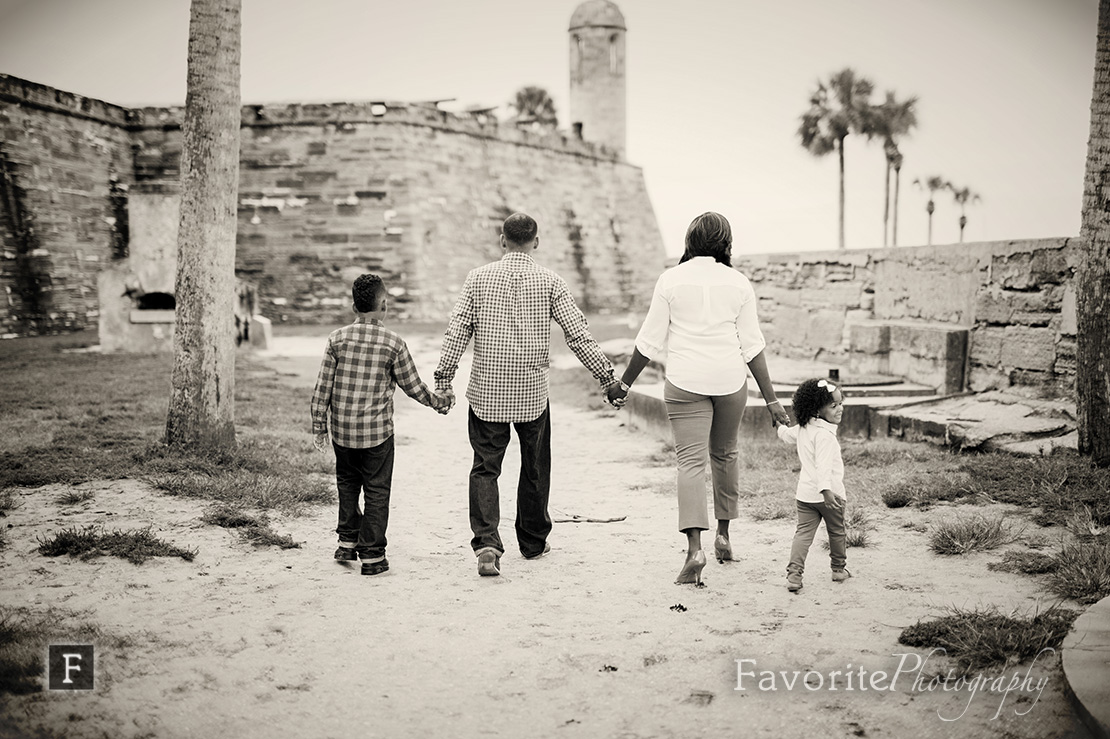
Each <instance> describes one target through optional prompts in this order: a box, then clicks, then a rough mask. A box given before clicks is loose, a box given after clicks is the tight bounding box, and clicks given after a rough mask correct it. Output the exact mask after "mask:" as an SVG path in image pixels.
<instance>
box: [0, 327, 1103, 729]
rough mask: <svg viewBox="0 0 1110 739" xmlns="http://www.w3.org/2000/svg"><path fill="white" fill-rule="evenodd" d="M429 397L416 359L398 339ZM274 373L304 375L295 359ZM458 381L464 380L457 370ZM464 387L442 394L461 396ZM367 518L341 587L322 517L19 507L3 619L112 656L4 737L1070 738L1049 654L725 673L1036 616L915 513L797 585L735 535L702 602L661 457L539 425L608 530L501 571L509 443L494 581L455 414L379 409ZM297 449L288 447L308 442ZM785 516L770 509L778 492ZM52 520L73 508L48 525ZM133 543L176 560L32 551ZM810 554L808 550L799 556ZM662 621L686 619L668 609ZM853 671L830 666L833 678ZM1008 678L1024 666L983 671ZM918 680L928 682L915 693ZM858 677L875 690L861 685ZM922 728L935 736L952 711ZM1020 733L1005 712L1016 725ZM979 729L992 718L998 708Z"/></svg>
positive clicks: (652, 450)
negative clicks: (209, 517) (247, 533)
mask: <svg viewBox="0 0 1110 739" xmlns="http://www.w3.org/2000/svg"><path fill="white" fill-rule="evenodd" d="M412 344H413V348H414V352H415V354H416V356H417V363H418V365H419V367H420V369H421V373H422V375H423V376H424V377H425V379H429V378H430V377H431V373H432V369H433V368H434V364H435V359H436V356H435V350H436V347H435V346H433V345H431V344H429V343H427V342H419V341H413V342H412ZM287 348H289V350H290V352H291V353H292V354H294V355H295V354H304V355H306V356H289V357H280V356H276V357H273V358H272V359H271V360H270V361H272V362H273V364H274V366H276V367H278V368H279V369H281V371H283V372H286V373H289V374H290V377H289V379H290V381H291V382H311V379H310V378H311V377H312V376H313V374H314V372H315V369H316V363H317V356H318V354H317V352H316V351H315V350H311V351H307V352H300V351H298V350H295V349H294V348H293V344H292V343H290V344H287ZM460 376H461V377H465V374H464V373H460ZM460 389H461V387H460ZM396 421H397V429H398V449H397V459H396V472H395V477H394V492H393V507H392V513H391V520H390V526H389V541H390V543H389V559H390V563H391V570H390V572H389V573H387V574H385V575H382V576H378V577H373V578H370V577H362V576H361V575H359V573H358V570H357V568H348V567H345V566H343V565H340V564H338V563H335V562H333V561H332V560H331V554H332V550H333V549H334V533H333V531H334V526H335V512H334V511H333V510H331V509H327V508H322V509H317V510H315V511H314V512H313V513H311V514H310V515H308V516H305V517H301V518H296V519H278V520H277V521H276V523H275V528H276V529H277V530H278V531H280V532H288V533H290V534H292V536H293V538H294V539H295V540H297V541H300V542H304V544H303V547H302V548H301V549H294V550H288V551H277V550H276V549H266V550H263V551H255V550H253V549H252V548H251V547H249V546H247V545H244V544H240V543H239V542H238V540H237V537H236V535H235V534H234V533H233V532H228V531H225V530H223V529H219V528H214V527H208V526H203V525H201V524H199V523H198V521H197V518H198V516H199V515H200V512H201V511H202V510H203V509H204V504H202V503H199V502H193V501H183V500H179V499H172V498H166V497H163V496H161V495H159V494H157V493H154V492H151V491H149V490H147V489H145V488H144V487H143V486H142V485H141V484H139V483H137V482H134V481H115V482H106V483H94V484H90V485H87V486H82V487H89V488H91V489H93V490H94V491H95V492H96V495H95V498H94V499H93V500H91V501H89V502H88V503H86V504H83V505H82V506H77V507H73V508H70V509H64V508H62V507H60V506H58V505H57V504H55V503H54V502H53V501H54V499H55V498H56V497H57V495H58V494H59V492H60V489H59V488H41V489H37V490H24V491H21V496H20V499H21V501H22V502H23V505H22V506H21V507H20V508H19V509H17V510H16V511H14V512H12V514H11V515H9V517H8V518H7V523H9V524H11V525H12V528H11V529H9V532H8V535H9V540H10V542H11V543H10V545H9V547H8V548H7V549H6V550H4V551H3V552H0V573H2V574H0V600H2V601H3V602H4V603H7V604H34V605H36V606H38V607H47V606H56V607H61V608H65V609H70V610H73V611H77V612H80V613H84V614H86V615H87V616H88V617H90V618H91V619H92V620H94V621H95V622H96V623H98V624H99V625H100V626H102V627H103V628H104V630H105V631H106V632H108V633H111V634H115V635H121V636H127V637H131V638H132V639H133V646H130V647H127V648H124V649H110V648H107V647H101V649H100V650H99V651H98V654H97V656H98V659H99V664H98V668H99V672H98V683H97V688H96V690H94V691H92V692H90V693H80V694H75V693H55V692H44V693H41V694H38V695H36V696H30V697H21V698H7V699H4V702H3V703H2V704H0V709H2V711H3V712H2V713H0V726H2V725H4V724H6V728H5V729H3V730H0V735H11V736H20V735H23V734H24V733H25V732H28V731H30V730H33V729H34V728H35V727H44V728H53V729H55V730H62V731H64V733H65V735H66V736H78V737H79V736H112V737H130V736H157V737H224V736H226V737H267V738H269V737H274V736H297V737H345V736H353V735H357V736H362V737H400V736H426V737H441V736H443V737H447V736H451V737H477V736H497V737H518V736H551V737H671V736H673V737H693V736H715V737H732V736H776V737H781V736H788V737H793V736H799V737H802V736H805V737H809V736H816V735H825V736H873V737H875V736H887V737H906V736H938V737H941V736H967V737H977V736H983V737H986V736H997V735H1001V734H1005V735H1008V736H1013V737H1049V736H1053V737H1055V736H1071V735H1075V736H1083V735H1084V734H1083V733H1082V730H1081V729H1079V728H1078V724H1077V722H1076V721H1075V719H1074V718H1073V717H1072V713H1071V711H1070V708H1069V707H1068V705H1067V702H1066V700H1065V699H1064V697H1063V694H1062V688H1063V683H1062V676H1061V673H1060V671H1059V669H1058V667H1057V663H1058V660H1056V659H1054V658H1050V659H1048V660H1047V661H1044V660H1042V662H1041V663H1039V664H1038V665H1037V666H1035V667H1034V668H1033V669H1032V672H1031V675H1032V677H1033V678H1034V680H1035V679H1036V678H1038V677H1043V678H1045V679H1046V680H1047V683H1046V684H1045V687H1044V690H1043V693H1041V694H1040V696H1039V699H1038V700H1037V702H1036V704H1035V705H1034V704H1033V700H1032V699H1033V698H1036V697H1037V695H1036V693H1032V694H1028V695H1027V696H1026V697H1024V698H1021V699H1020V701H1021V702H1019V698H1018V693H1013V694H1011V695H1010V696H1009V697H1008V698H1007V700H1006V702H1005V703H1004V704H1003V705H1002V709H1001V711H999V705H1000V700H1001V696H998V695H993V694H982V693H981V694H979V695H977V696H975V697H974V698H971V699H970V700H969V696H968V693H967V691H966V690H964V691H962V692H947V693H945V692H943V691H940V690H935V691H931V692H930V691H927V690H913V689H912V687H911V683H912V681H913V678H914V677H915V675H908V676H905V675H904V676H902V678H901V682H900V683H899V684H898V685H897V689H896V690H894V691H890V690H886V691H877V690H868V691H866V692H861V691H860V690H859V689H858V681H857V683H856V686H855V689H854V690H851V691H849V690H846V689H845V688H846V686H845V684H844V682H843V679H844V678H841V680H842V682H841V683H840V684H839V685H838V688H839V689H838V690H837V691H830V690H828V689H827V688H828V685H827V683H826V686H825V687H824V688H823V689H821V690H814V691H808V690H805V689H803V688H802V687H801V685H800V684H798V683H795V685H794V690H792V691H787V690H786V688H785V686H784V685H783V684H782V683H781V682H778V683H777V684H776V687H777V690H776V691H770V690H759V689H758V681H757V679H755V678H746V681H745V682H744V687H745V688H746V689H745V690H743V691H738V690H736V689H735V688H736V687H737V664H736V660H739V659H746V660H756V663H755V664H754V666H753V664H752V663H750V662H749V663H745V669H747V670H754V671H756V672H758V671H760V670H774V671H779V670H785V671H788V672H792V671H794V670H801V671H805V670H809V669H813V670H816V671H819V672H821V673H823V674H824V675H825V676H826V679H829V678H828V676H829V673H830V672H831V671H833V670H842V671H845V672H847V671H848V670H849V669H851V670H858V668H859V667H860V666H861V665H862V666H864V667H865V669H866V670H867V671H868V672H869V673H870V672H873V671H876V670H886V671H890V672H892V671H893V669H894V667H895V665H896V664H897V662H898V658H896V657H894V656H893V655H894V654H896V653H902V652H907V651H910V650H908V649H907V648H904V647H900V646H899V645H898V644H897V643H896V639H897V636H898V633H899V631H900V629H901V628H902V627H904V626H906V625H908V624H911V623H914V622H915V621H917V620H918V619H919V618H925V617H929V616H934V615H939V614H940V611H941V609H942V608H943V607H945V606H947V605H951V604H954V605H959V606H962V607H968V608H970V607H975V606H978V605H996V606H1000V607H1002V608H1004V609H1010V608H1017V609H1019V610H1021V611H1023V612H1024V611H1028V610H1030V609H1031V608H1034V607H1036V606H1038V605H1040V606H1041V607H1045V606H1046V605H1047V604H1048V603H1050V602H1051V599H1050V598H1049V597H1048V596H1047V595H1046V594H1045V593H1044V592H1043V591H1042V590H1040V589H1039V588H1038V587H1037V585H1036V583H1035V582H1034V581H1032V580H1030V579H1029V578H1026V577H1020V576H1017V575H1009V574H1005V573H995V572H990V571H988V570H987V569H986V563H987V562H988V561H993V560H994V559H996V558H997V554H984V555H974V556H970V557H965V558H940V557H936V556H934V555H932V554H931V553H929V552H928V547H927V543H926V539H925V535H924V534H922V533H920V532H919V531H914V530H910V529H907V528H904V527H903V524H905V523H907V522H911V523H914V522H921V521H924V520H925V519H924V518H922V515H923V514H921V513H920V512H917V511H907V510H899V511H885V510H884V511H875V512H874V513H873V518H875V519H876V523H877V524H878V530H877V531H876V532H875V536H874V538H875V540H876V544H875V546H873V547H869V548H867V549H852V550H849V558H850V563H849V567H850V568H851V569H852V570H853V572H854V573H855V575H856V576H855V577H854V578H853V579H852V580H851V581H849V582H848V583H846V584H843V585H837V584H834V583H832V582H830V581H829V580H828V575H827V572H828V571H827V569H826V564H825V563H826V560H825V559H824V558H825V557H826V556H827V555H826V554H825V552H824V550H822V549H820V548H819V547H818V546H817V545H815V546H814V549H813V551H812V553H811V555H810V568H809V572H808V573H807V578H806V587H805V589H804V590H803V591H802V593H801V594H799V595H792V594H790V593H788V592H787V591H786V589H785V587H784V586H783V584H784V583H783V572H784V569H785V563H786V557H787V553H788V549H789V541H790V537H791V535H792V533H793V521H790V520H779V521H767V522H755V521H754V520H752V519H751V518H750V517H748V516H742V518H741V519H740V521H738V522H737V523H736V524H735V526H734V535H733V541H734V543H735V546H736V549H737V554H738V557H739V560H740V561H739V562H736V563H730V564H726V565H719V564H718V563H716V562H715V561H711V562H710V564H709V566H708V567H707V568H706V571H705V580H706V583H707V587H705V588H702V589H695V588H692V587H690V586H676V585H674V584H673V579H674V576H675V574H676V572H677V570H678V567H679V566H680V564H681V561H682V556H683V555H682V551H683V549H684V546H685V544H684V540H683V539H682V537H681V535H680V534H679V533H678V532H677V531H675V530H674V526H675V524H676V511H675V505H674V501H673V499H672V495H671V493H670V485H669V483H670V481H671V480H672V478H673V471H672V470H671V469H670V468H666V467H662V468H661V467H658V466H654V465H653V463H652V462H651V457H652V456H653V455H655V454H656V453H657V452H658V451H659V449H660V447H661V444H660V443H659V442H657V441H656V440H654V439H652V438H649V437H646V436H642V435H638V434H634V433H631V432H629V431H627V430H626V429H625V428H623V426H622V420H621V418H620V416H619V415H618V414H616V413H615V412H602V413H597V412H589V411H582V410H578V409H575V408H570V407H567V406H564V405H559V404H556V405H554V406H553V437H554V467H555V473H554V481H553V488H552V490H553V492H552V507H553V514H554V515H555V516H556V517H559V515H560V514H568V515H569V514H579V515H584V516H591V517H597V518H610V517H618V516H625V517H626V519H625V520H624V521H621V522H618V523H605V524H601V523H581V524H576V523H557V524H556V525H555V530H554V532H553V534H552V536H551V544H552V547H553V551H552V553H551V554H550V555H549V556H547V557H544V558H543V559H540V560H536V561H530V562H529V561H525V560H523V559H522V558H521V557H520V555H519V552H517V551H516V549H515V546H514V544H515V542H514V541H513V531H512V521H511V512H512V511H513V509H514V501H515V490H514V488H515V485H514V483H515V478H516V470H517V466H516V460H515V459H514V458H515V457H516V455H517V453H518V452H517V449H518V448H517V446H516V441H515V438H514V441H513V443H512V446H511V447H510V450H509V454H508V456H507V458H506V469H505V472H504V474H503V477H502V481H503V483H505V482H506V481H507V482H508V483H509V484H507V485H506V484H503V485H502V511H503V512H504V513H506V515H508V516H510V518H506V519H505V520H503V521H502V527H501V533H502V537H503V538H504V539H505V542H506V546H508V547H509V551H508V552H507V553H506V556H505V557H504V558H503V560H502V572H503V575H502V577H500V578H479V577H478V576H477V573H476V569H475V560H474V557H473V554H472V553H471V551H470V547H469V538H470V531H469V527H468V524H467V504H466V476H467V470H468V467H469V461H470V448H469V444H468V442H467V437H466V414H465V406H462V405H460V407H458V408H456V410H455V411H454V412H453V413H452V414H451V415H450V416H448V417H446V418H444V417H440V416H438V415H436V414H435V413H433V412H431V411H430V410H428V409H425V408H423V407H421V406H418V405H416V404H415V403H413V402H411V401H410V400H408V399H407V398H404V397H403V395H401V394H399V395H398V400H397V418H396ZM305 443H306V444H309V443H310V438H309V436H308V435H307V434H306V436H305ZM783 495H784V496H785V497H786V499H789V498H790V491H783ZM66 513H69V515H65V514H66ZM87 523H103V524H105V525H107V526H109V527H120V528H131V527H133V526H134V527H137V526H146V525H153V526H154V530H155V532H156V533H157V534H158V535H159V536H161V537H162V538H165V539H168V540H170V541H173V542H174V543H177V544H179V545H183V546H194V547H199V548H200V554H199V555H198V556H197V558H196V559H195V560H194V561H193V562H191V563H187V562H184V561H181V560H177V559H172V560H170V559H167V560H155V561H150V562H148V563H146V564H144V565H142V566H134V565H131V564H129V563H127V562H124V561H122V560H115V559H99V560H95V561H93V562H81V561H76V560H70V559H68V558H63V559H48V558H44V557H42V556H40V555H39V554H38V553H37V552H36V551H35V547H36V546H37V541H36V537H38V536H43V535H45V534H48V533H50V532H52V531H56V530H58V529H60V528H63V527H67V526H70V525H84V524H87ZM822 536H824V532H823V530H822V531H820V532H818V540H820V537H822ZM679 604H681V606H683V607H684V609H685V610H682V609H679V608H674V606H677V605H679ZM849 665H851V667H850V668H849ZM1015 673H1016V674H1018V675H1019V676H1024V675H1025V668H1024V667H1022V668H1020V669H1016V670H1015V668H1010V669H1009V670H995V671H994V672H992V673H989V674H988V675H987V676H988V677H991V678H996V677H999V676H1005V677H1006V679H1007V680H1009V679H1011V677H1010V676H1012V675H1013V674H1015ZM928 677H929V676H926V680H927V679H928ZM880 684H881V683H880ZM967 704H969V705H968V708H967V711H966V713H964V715H963V716H962V718H959V719H958V720H957V721H953V722H946V721H942V720H941V719H940V718H939V717H938V710H939V711H940V713H942V714H944V715H945V716H949V717H952V716H959V715H960V714H961V711H963V709H964V707H965V705H967ZM1030 708H1031V710H1029V711H1028V713H1027V714H1026V715H1024V716H1019V715H1016V714H1015V709H1016V710H1019V711H1026V710H1027V709H1030ZM996 712H997V713H998V714H999V715H998V717H997V718H995V719H992V717H993V716H994V715H995V714H996Z"/></svg>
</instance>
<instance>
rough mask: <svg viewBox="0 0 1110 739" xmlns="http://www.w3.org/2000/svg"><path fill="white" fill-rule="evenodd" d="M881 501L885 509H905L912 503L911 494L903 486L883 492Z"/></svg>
mask: <svg viewBox="0 0 1110 739" xmlns="http://www.w3.org/2000/svg"><path fill="white" fill-rule="evenodd" d="M882 499H883V505H885V506H886V507H887V508H905V507H906V506H908V505H909V504H910V503H912V502H913V493H911V492H910V491H909V490H907V489H906V488H905V487H904V486H903V487H897V488H891V489H890V490H884V491H883V493H882Z"/></svg>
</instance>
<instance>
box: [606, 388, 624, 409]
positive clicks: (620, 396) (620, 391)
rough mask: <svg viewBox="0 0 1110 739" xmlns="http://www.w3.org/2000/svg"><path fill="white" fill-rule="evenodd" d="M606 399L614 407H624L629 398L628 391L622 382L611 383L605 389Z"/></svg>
mask: <svg viewBox="0 0 1110 739" xmlns="http://www.w3.org/2000/svg"><path fill="white" fill-rule="evenodd" d="M605 400H606V401H607V402H608V403H609V405H611V406H613V407H614V408H623V407H624V404H625V403H626V402H627V400H628V391H627V390H625V389H624V387H623V386H622V385H621V384H620V383H617V384H616V385H611V386H610V387H609V389H608V390H606V391H605Z"/></svg>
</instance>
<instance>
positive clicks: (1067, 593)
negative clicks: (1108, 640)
mask: <svg viewBox="0 0 1110 739" xmlns="http://www.w3.org/2000/svg"><path fill="white" fill-rule="evenodd" d="M1055 559H1056V567H1055V569H1053V570H1052V572H1051V573H1050V574H1049V578H1048V586H1049V587H1050V588H1051V589H1052V590H1053V592H1055V593H1056V594H1057V595H1060V596H1062V597H1064V598H1071V599H1073V600H1077V601H1079V602H1080V603H1095V602H1097V601H1099V600H1102V599H1103V598H1105V597H1106V596H1108V595H1110V542H1106V541H1099V542H1096V543H1080V542H1072V543H1066V544H1064V546H1063V548H1062V549H1061V550H1060V552H1059V554H1057V555H1056V557H1055Z"/></svg>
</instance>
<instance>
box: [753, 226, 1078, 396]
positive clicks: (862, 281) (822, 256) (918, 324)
mask: <svg viewBox="0 0 1110 739" xmlns="http://www.w3.org/2000/svg"><path fill="white" fill-rule="evenodd" d="M1080 244H1081V242H1080V241H1079V239H1078V238H1070V239H1067V238H1059V239H1034V240H1025V241H1006V242H982V243H968V244H951V245H946V246H919V247H909V248H906V247H898V248H890V249H873V250H850V251H821V252H807V253H799V254H764V255H736V254H734V255H733V263H734V264H735V265H736V267H737V268H738V269H739V270H740V271H741V272H743V273H744V274H746V275H747V276H748V277H749V278H750V279H751V281H752V283H753V285H754V287H755V290H756V294H757V295H758V296H759V312H760V322H761V325H762V326H763V330H764V334H765V336H766V338H767V340H768V345H769V346H770V347H771V351H772V352H773V353H776V354H781V355H784V356H791V357H796V358H804V359H812V360H817V361H818V362H821V363H825V364H828V366H829V367H837V366H842V367H851V366H853V365H856V366H865V365H866V362H862V361H861V360H866V359H868V357H869V355H870V356H873V355H874V354H875V353H876V352H877V351H878V347H876V346H874V345H873V344H874V334H871V335H869V334H868V333H867V332H866V331H861V330H860V329H862V328H874V327H876V326H881V325H887V326H890V327H892V328H894V329H906V331H903V332H902V336H904V337H910V338H909V339H904V340H903V344H904V345H903V346H902V347H894V346H892V347H889V348H893V349H899V348H900V349H902V350H903V351H905V352H906V353H907V354H908V355H910V356H908V357H907V360H908V361H909V362H910V363H911V364H912V363H913V362H915V361H917V362H918V363H919V364H920V363H921V362H932V363H934V364H935V363H937V362H939V363H941V364H943V362H944V361H945V359H946V356H955V355H957V354H958V360H959V362H960V363H961V364H962V365H963V366H962V367H959V368H957V370H958V374H959V376H960V377H961V378H962V388H948V390H949V391H951V390H953V389H965V390H972V391H981V390H991V389H1004V390H1008V391H1011V392H1015V393H1017V394H1024V395H1027V396H1030V397H1070V396H1072V395H1073V394H1074V387H1075V341H1076V339H1075V335H1076V323H1075V288H1074V282H1073V280H1074V275H1075V265H1076V250H1077V249H1079V248H1080ZM915 329H916V330H915ZM957 332H959V333H966V340H965V345H964V346H961V347H958V352H952V347H951V344H950V343H948V344H947V345H946V339H951V338H952V337H953V336H954V335H955V334H956V333H957ZM889 341H890V344H891V345H894V344H895V343H896V342H897V341H898V339H897V338H896V335H895V334H890V338H889ZM915 342H916V343H915ZM869 344H870V345H869ZM848 371H849V372H850V370H848ZM898 374H906V373H905V372H899V373H898ZM911 374H912V373H911ZM922 381H923V380H922ZM930 384H937V385H938V386H939V385H941V384H942V383H941V382H939V381H938V382H935V383H930Z"/></svg>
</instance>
